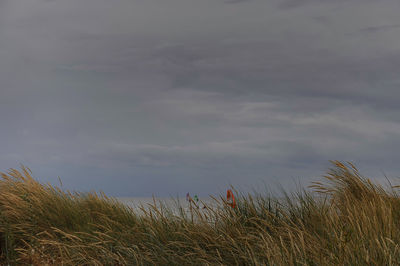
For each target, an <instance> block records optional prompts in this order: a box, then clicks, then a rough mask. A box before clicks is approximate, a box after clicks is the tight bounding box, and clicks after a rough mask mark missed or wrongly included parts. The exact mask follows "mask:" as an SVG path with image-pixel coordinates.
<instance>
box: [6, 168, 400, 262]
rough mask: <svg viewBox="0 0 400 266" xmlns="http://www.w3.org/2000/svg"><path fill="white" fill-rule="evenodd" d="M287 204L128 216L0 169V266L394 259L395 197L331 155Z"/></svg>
mask: <svg viewBox="0 0 400 266" xmlns="http://www.w3.org/2000/svg"><path fill="white" fill-rule="evenodd" d="M332 163H333V168H332V169H330V170H329V171H328V173H327V174H326V176H325V179H324V181H321V182H315V183H313V184H312V185H311V188H312V189H313V191H312V192H310V191H309V190H304V191H300V192H297V193H296V194H294V195H293V196H288V197H286V199H285V200H277V199H274V198H270V197H265V196H262V195H257V194H256V195H240V196H239V195H238V194H236V197H237V198H238V199H237V203H238V204H237V207H236V208H234V209H233V208H231V207H230V206H228V205H227V204H225V203H224V200H223V199H222V198H221V199H216V200H217V201H218V203H217V204H216V206H213V207H208V208H206V209H200V210H198V209H196V208H193V209H191V212H189V213H186V212H185V211H183V210H182V211H181V212H180V213H179V214H176V212H172V211H171V210H170V209H168V208H167V207H165V206H164V207H163V206H160V205H159V204H158V203H156V202H155V204H154V206H150V207H149V208H143V209H142V213H141V214H138V213H135V212H134V211H133V210H132V209H130V208H129V207H127V206H125V205H123V204H121V203H119V202H118V201H116V200H115V199H112V198H108V197H107V196H105V195H104V194H96V193H75V192H74V193H72V192H68V191H67V192H65V191H63V190H61V189H59V188H57V187H54V186H51V185H49V184H40V183H39V182H37V181H36V180H35V179H33V178H32V176H31V172H30V170H29V169H28V168H25V167H22V169H21V171H17V170H15V169H12V170H10V171H9V172H8V173H2V174H1V177H2V179H1V180H0V252H1V256H0V264H2V265H7V264H10V265H27V264H28V265H29V264H30V265H46V264H47V265H400V247H399V243H400V220H399V218H400V198H399V196H398V194H397V193H396V187H391V188H389V189H386V190H385V189H384V188H383V187H382V186H380V185H377V184H373V183H371V181H370V180H369V179H366V178H364V177H362V176H361V175H360V174H359V171H358V170H357V169H356V168H355V167H354V166H353V165H352V164H350V163H348V164H343V163H341V162H339V161H333V162H332Z"/></svg>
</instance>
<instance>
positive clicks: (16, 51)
mask: <svg viewBox="0 0 400 266" xmlns="http://www.w3.org/2000/svg"><path fill="white" fill-rule="evenodd" d="M228 2H232V3H233V2H237V4H232V5H227V4H225V3H228ZM239 2H246V3H243V4H239ZM1 3H3V5H4V3H6V4H5V5H4V6H3V7H5V9H6V11H5V10H4V9H2V11H0V12H3V13H2V16H0V21H1V23H0V33H1V35H2V36H1V38H0V44H1V45H0V70H1V71H0V87H1V97H0V111H1V112H0V120H1V122H2V124H3V125H7V126H5V127H2V131H1V132H2V133H1V134H2V139H1V140H0V145H1V147H2V151H1V153H0V160H1V167H2V169H7V168H8V167H16V166H18V163H20V162H21V163H26V164H27V165H28V166H30V167H31V168H32V170H33V171H34V172H36V173H37V175H38V176H41V175H43V176H42V177H41V178H42V180H45V181H51V182H55V180H57V179H56V177H57V176H58V175H59V176H61V178H62V179H63V183H64V184H66V185H67V186H68V187H70V188H76V189H91V188H95V189H103V190H105V191H106V192H110V193H113V194H115V195H128V196H129V195H139V194H142V195H150V194H151V193H153V192H154V193H160V194H163V195H169V194H171V193H172V194H174V193H175V192H180V193H183V192H186V191H189V190H194V189H195V190H197V191H199V192H202V193H205V194H207V193H213V192H216V191H217V190H218V189H220V188H222V189H223V188H224V187H225V186H227V185H229V184H233V185H237V186H250V187H251V186H253V187H255V186H257V185H258V184H259V183H260V182H263V181H265V180H266V181H267V182H275V181H276V180H279V181H281V182H282V183H284V184H287V183H290V182H291V180H292V178H298V177H299V178H302V180H309V179H310V178H315V177H316V176H319V175H321V174H322V173H323V170H326V168H327V166H328V160H330V159H341V160H351V161H354V162H355V163H357V162H359V163H360V164H361V165H360V168H361V169H363V167H365V169H366V171H369V172H371V173H374V174H376V171H375V172H374V170H376V169H378V168H383V169H385V170H388V171H389V172H390V171H392V172H395V171H398V170H399V168H398V166H397V164H396V162H395V161H394V160H393V159H392V158H396V153H397V152H396V151H397V150H398V149H397V147H398V144H399V143H398V141H397V139H398V138H399V134H400V133H399V132H400V126H399V117H400V110H399V107H398V98H399V92H398V87H399V83H400V80H399V79H398V69H399V68H400V55H399V52H398V47H399V46H398V45H399V42H400V38H399V37H398V35H397V34H395V32H396V30H397V25H399V24H400V20H399V18H398V11H399V9H400V8H399V7H398V4H397V2H394V1H387V2H385V3H384V4H383V3H374V2H371V1H368V3H366V2H362V1H354V2H345V1H330V2H326V1H317V0H312V1H311V0H309V1H296V3H295V2H294V1H272V2H268V1H260V0H252V1H214V0H209V1H208V0H205V1H194V0H193V1H187V0H185V1H184V0H168V1H163V2H159V1H122V0H119V1H113V2H112V3H111V2H109V1H103V0H96V1H94V0H88V1H85V2H82V1H77V0H76V1H75V0H71V1H39V0H37V1H21V2H16V1H6V2H0V4H1ZM317 3H318V4H317ZM295 7H298V8H295ZM300 7H301V8H300ZM343 7H345V8H343ZM378 7H379V8H378ZM332 10H335V13H334V14H333V13H332ZM289 13H290V14H289ZM3 14H4V16H3ZM363 32H364V33H368V34H360V33H363ZM379 158H381V159H379ZM373 162H375V163H376V169H374V167H375V165H374V164H373ZM378 174H379V173H378Z"/></svg>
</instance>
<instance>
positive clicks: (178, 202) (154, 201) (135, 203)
mask: <svg viewBox="0 0 400 266" xmlns="http://www.w3.org/2000/svg"><path fill="white" fill-rule="evenodd" d="M115 199H116V200H118V201H119V202H121V203H123V204H125V205H126V206H129V207H130V208H132V210H133V211H135V212H136V213H138V214H142V213H143V209H144V210H149V209H152V208H153V207H154V206H155V207H157V209H160V208H164V207H165V209H169V210H171V211H172V212H173V213H174V214H177V215H178V214H179V212H180V210H183V211H184V212H187V213H189V212H190V209H191V208H197V209H199V210H203V209H206V208H213V209H214V208H216V207H218V206H221V204H222V202H221V200H218V201H217V200H216V199H213V198H211V197H205V198H199V201H198V202H197V203H196V204H193V203H190V202H189V201H187V200H186V198H140V197H117V198H115Z"/></svg>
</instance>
